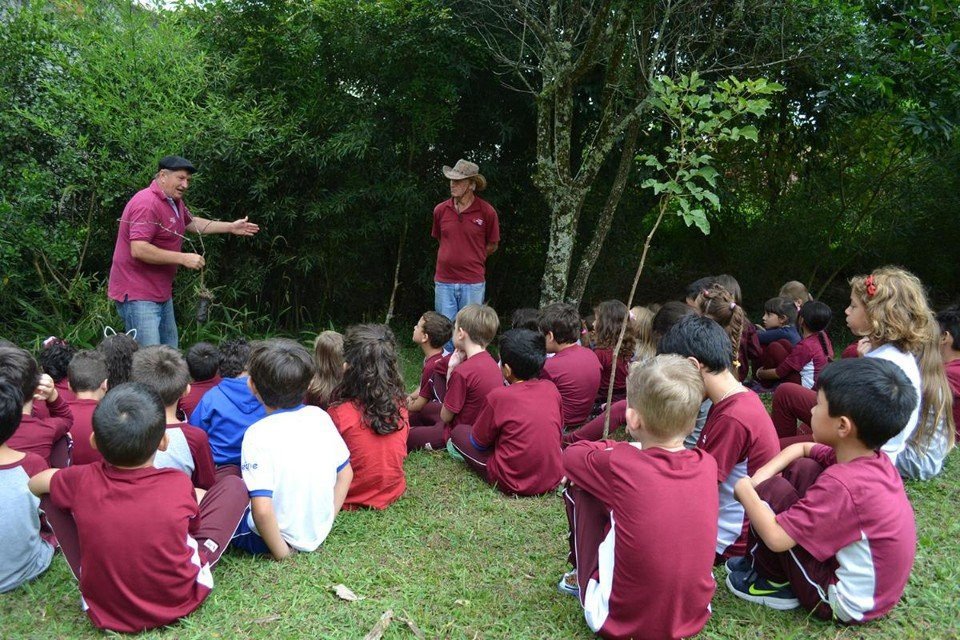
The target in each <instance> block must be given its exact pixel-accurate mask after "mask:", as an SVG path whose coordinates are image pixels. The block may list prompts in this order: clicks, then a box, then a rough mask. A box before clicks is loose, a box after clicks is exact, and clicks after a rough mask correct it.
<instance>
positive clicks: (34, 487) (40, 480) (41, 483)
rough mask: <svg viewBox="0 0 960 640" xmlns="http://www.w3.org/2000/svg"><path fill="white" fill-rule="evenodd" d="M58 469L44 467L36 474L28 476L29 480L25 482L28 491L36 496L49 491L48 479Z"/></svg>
mask: <svg viewBox="0 0 960 640" xmlns="http://www.w3.org/2000/svg"><path fill="white" fill-rule="evenodd" d="M57 471H59V469H44V470H43V471H41V472H40V473H38V474H37V475H35V476H33V477H32V478H30V481H29V482H27V488H28V489H30V493H32V494H33V495H35V496H37V497H38V498H39V497H40V496H42V495H44V494H47V493H50V480H51V479H52V478H53V474H55V473H56V472H57Z"/></svg>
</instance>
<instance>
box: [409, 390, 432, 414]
mask: <svg viewBox="0 0 960 640" xmlns="http://www.w3.org/2000/svg"><path fill="white" fill-rule="evenodd" d="M425 406H427V399H426V398H424V397H423V396H421V395H420V394H419V393H418V392H416V391H414V392H413V393H411V394H410V397H408V398H407V411H422V410H423V408H424V407H425Z"/></svg>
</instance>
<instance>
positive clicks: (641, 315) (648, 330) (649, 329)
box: [630, 306, 657, 362]
mask: <svg viewBox="0 0 960 640" xmlns="http://www.w3.org/2000/svg"><path fill="white" fill-rule="evenodd" d="M630 314H631V315H632V316H633V328H634V330H635V333H636V336H637V346H636V348H634V350H633V359H634V360H636V361H637V362H642V361H644V360H648V359H650V358H652V357H654V356H655V355H657V343H656V341H655V340H654V339H653V315H654V312H653V311H652V310H650V309H648V308H647V307H640V306H637V307H634V308H632V309H630Z"/></svg>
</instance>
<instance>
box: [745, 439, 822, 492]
mask: <svg viewBox="0 0 960 640" xmlns="http://www.w3.org/2000/svg"><path fill="white" fill-rule="evenodd" d="M814 444H815V443H813V442H799V443H797V444H792V445H790V446H789V447H787V448H786V449H784V450H783V451H781V452H780V453H778V454H777V455H775V456H774V457H773V458H772V459H771V460H770V462H768V463H767V464H765V465H763V466H762V467H760V468H759V469H757V472H756V473H755V474H753V476H752V477H750V478H745V480H749V481H750V485H751V486H754V487H755V486H757V485H758V484H760V483H761V482H763V481H765V480H769V479H770V478H772V477H773V476H775V475H777V474H778V473H780V472H781V471H783V470H784V469H786V468H787V467H789V466H790V463H791V462H793V461H794V460H799V459H800V458H806V457H807V456H809V455H810V449H812V448H813V445H814Z"/></svg>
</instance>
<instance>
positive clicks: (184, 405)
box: [177, 376, 222, 419]
mask: <svg viewBox="0 0 960 640" xmlns="http://www.w3.org/2000/svg"><path fill="white" fill-rule="evenodd" d="M221 380H222V378H221V377H220V376H213V377H212V378H210V379H209V380H197V381H195V382H191V383H190V393H188V394H187V395H185V396H183V397H182V398H180V401H179V402H177V410H179V411H182V412H183V414H182V415H183V416H184V418H186V419H189V418H190V416H192V415H193V410H194V409H196V408H197V405H198V404H200V398H202V397H203V394H205V393H206V392H207V391H210V389H213V388H214V387H215V386H217V385H218V384H220V382H221Z"/></svg>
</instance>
